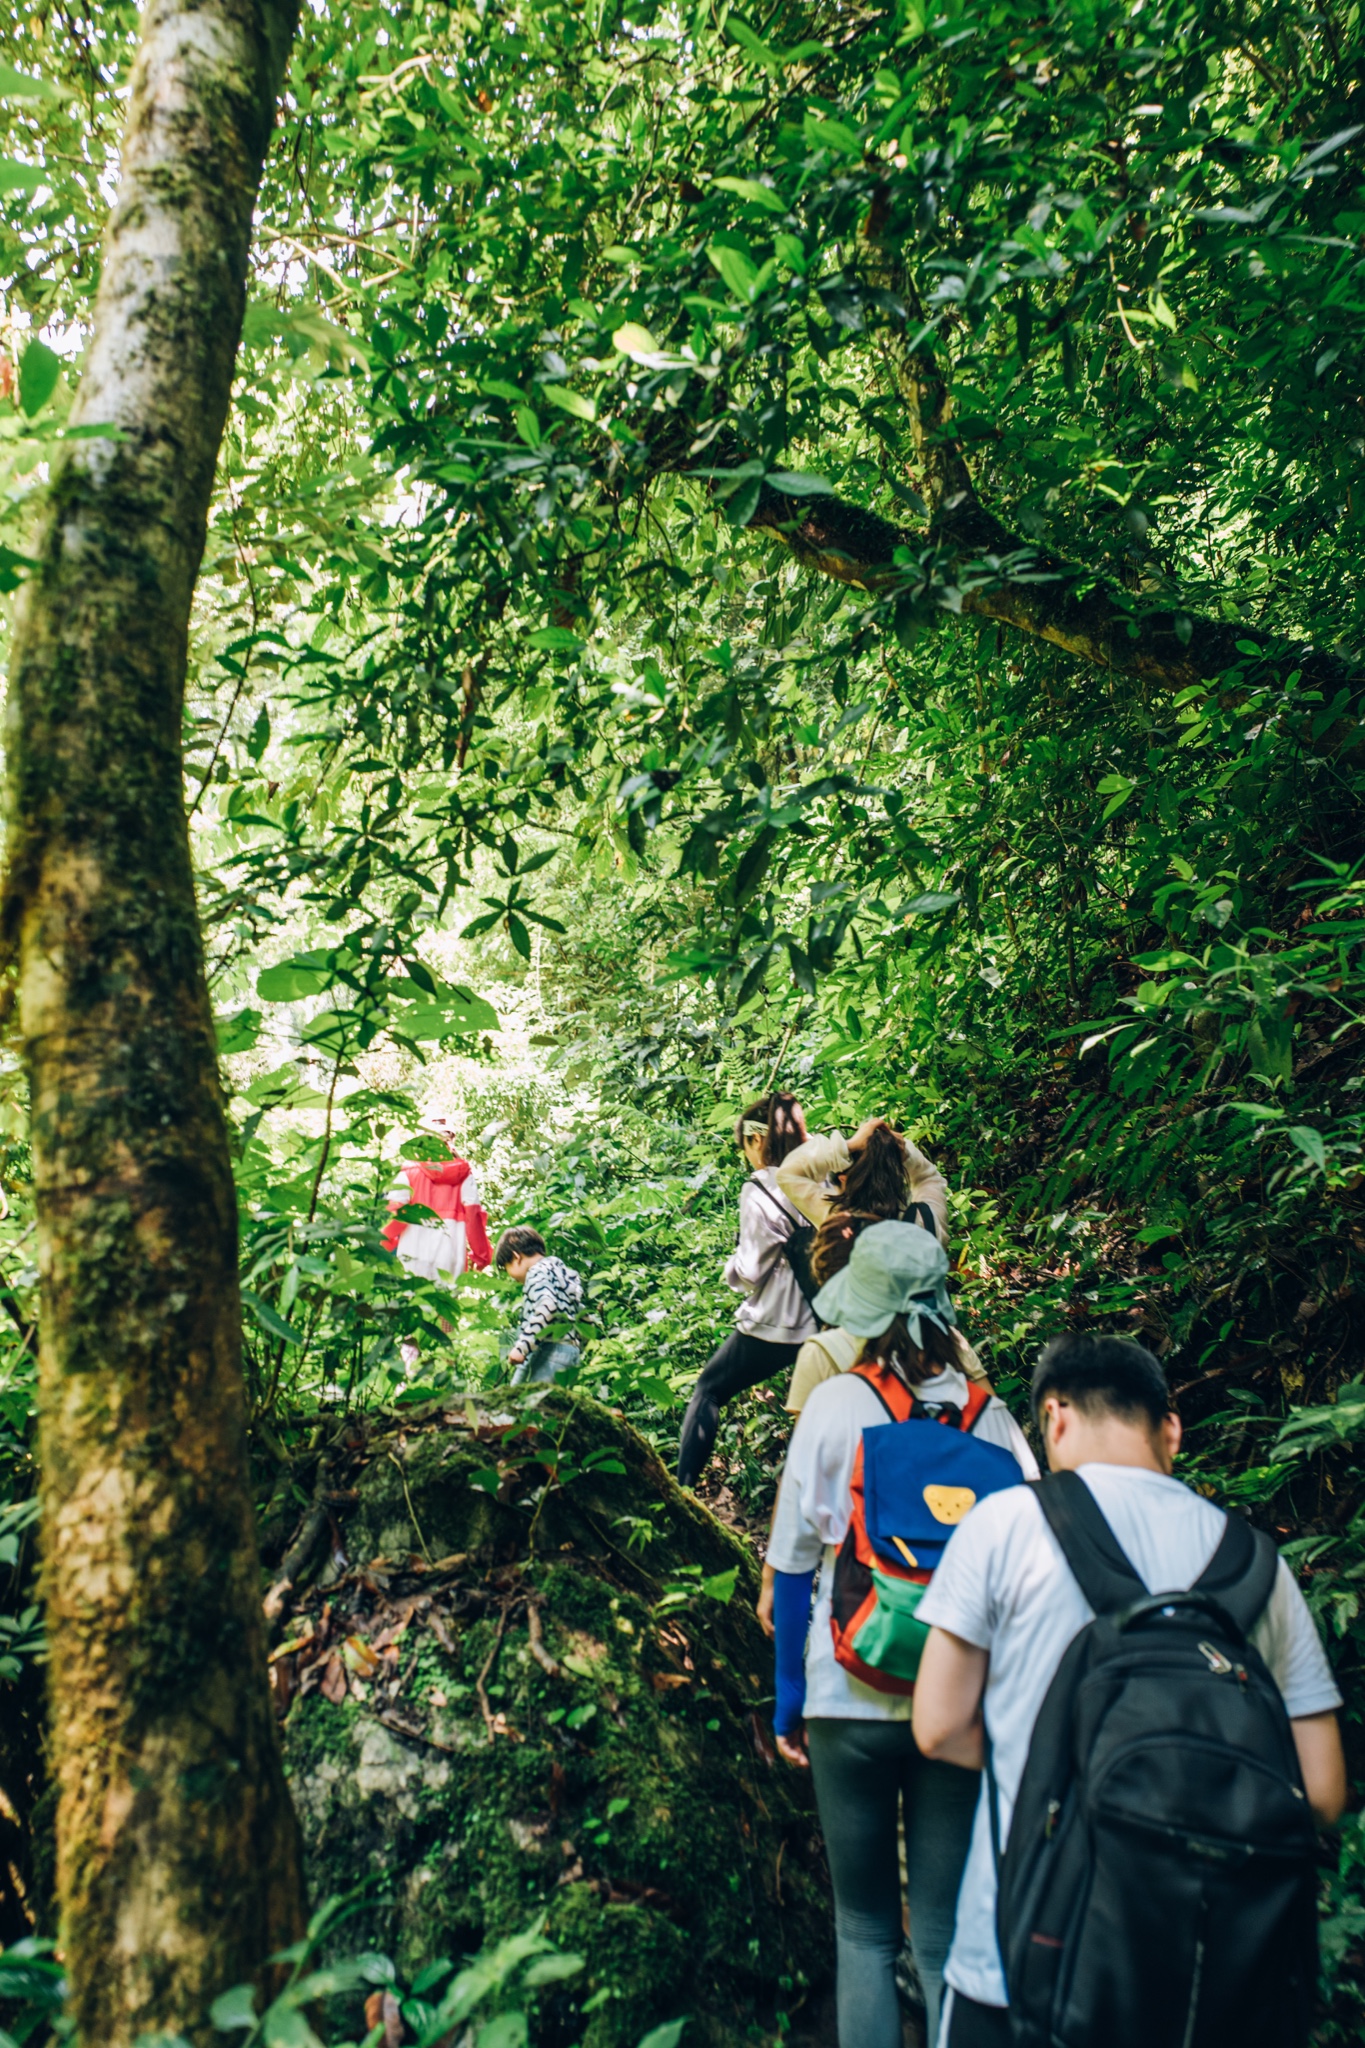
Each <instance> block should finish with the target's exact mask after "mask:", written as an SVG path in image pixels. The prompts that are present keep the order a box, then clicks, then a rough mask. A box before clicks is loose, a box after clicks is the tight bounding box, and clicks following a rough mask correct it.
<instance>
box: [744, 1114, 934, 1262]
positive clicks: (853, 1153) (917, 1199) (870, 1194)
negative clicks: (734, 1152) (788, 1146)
mask: <svg viewBox="0 0 1365 2048" xmlns="http://www.w3.org/2000/svg"><path fill="white" fill-rule="evenodd" d="M777 1185H778V1187H779V1188H780V1189H781V1191H782V1193H783V1194H784V1195H785V1196H786V1197H787V1200H788V1201H789V1202H790V1203H791V1204H792V1206H793V1208H796V1209H799V1210H800V1211H801V1214H802V1215H803V1216H804V1217H805V1218H806V1219H807V1221H808V1222H810V1223H814V1224H816V1225H817V1226H818V1225H819V1224H821V1223H823V1222H824V1221H825V1219H826V1217H828V1216H829V1215H830V1214H831V1213H832V1212H833V1211H834V1210H835V1209H857V1210H863V1211H869V1212H871V1213H872V1214H874V1215H876V1216H878V1217H880V1218H882V1219H884V1220H885V1221H887V1222H905V1223H919V1224H921V1225H923V1226H925V1227H931V1228H932V1230H933V1232H934V1235H935V1236H936V1237H937V1239H938V1241H939V1243H940V1244H941V1245H942V1246H943V1248H944V1250H945V1251H946V1250H947V1248H948V1183H947V1181H945V1180H944V1178H943V1175H942V1174H941V1173H940V1172H939V1170H938V1168H937V1167H936V1166H935V1165H934V1163H933V1161H932V1160H929V1159H926V1158H925V1156H924V1154H923V1153H922V1152H921V1151H920V1149H919V1147H918V1145H912V1144H911V1142H910V1140H909V1139H908V1138H903V1137H901V1135H900V1133H899V1132H898V1131H893V1130H892V1128H891V1126H890V1124H889V1123H887V1121H886V1119H885V1118H884V1117H875V1116H870V1117H869V1118H868V1119H867V1121H866V1123H863V1124H860V1125H859V1126H858V1129H857V1130H856V1131H855V1132H854V1133H853V1136H852V1137H851V1138H848V1139H845V1138H844V1137H843V1136H842V1134H841V1133H840V1132H838V1131H831V1132H830V1133H829V1135H828V1137H816V1138H807V1139H806V1142H805V1144H804V1145H798V1146H797V1147H796V1149H795V1150H794V1151H792V1152H789V1153H788V1154H787V1156H786V1158H785V1159H784V1160H783V1161H782V1163H781V1165H780V1166H779V1167H778V1169H777Z"/></svg>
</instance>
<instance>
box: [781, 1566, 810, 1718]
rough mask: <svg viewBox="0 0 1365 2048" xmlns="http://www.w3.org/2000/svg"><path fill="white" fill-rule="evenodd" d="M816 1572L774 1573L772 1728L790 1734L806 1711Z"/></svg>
mask: <svg viewBox="0 0 1365 2048" xmlns="http://www.w3.org/2000/svg"><path fill="white" fill-rule="evenodd" d="M814 1585H815V1573H814V1571H808V1572H774V1573H773V1636H774V1650H775V1653H776V1661H777V1704H776V1706H775V1707H774V1708H773V1727H774V1728H775V1729H776V1731H777V1733H778V1734H779V1735H790V1734H791V1732H792V1730H793V1729H794V1728H798V1727H799V1726H800V1724H801V1719H802V1716H803V1715H804V1713H805V1711H806V1631H807V1629H808V1628H809V1626H810V1602H811V1592H812V1590H813V1588H814Z"/></svg>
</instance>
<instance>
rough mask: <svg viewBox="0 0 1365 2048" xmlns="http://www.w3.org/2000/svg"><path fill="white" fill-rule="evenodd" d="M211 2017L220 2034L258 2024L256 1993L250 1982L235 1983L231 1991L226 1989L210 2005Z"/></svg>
mask: <svg viewBox="0 0 1365 2048" xmlns="http://www.w3.org/2000/svg"><path fill="white" fill-rule="evenodd" d="M209 2018H210V2019H211V2020H212V2022H213V2024H214V2026H215V2027H217V2029H218V2031H219V2033H220V2034H227V2033H231V2032H232V2031H233V2030H234V2029H235V2028H237V2027H254V2026H255V2024H256V1993H255V1991H254V1990H253V1989H252V1987H251V1985H250V1984H234V1986H233V1987H232V1989H231V1991H224V1992H223V1993H222V1994H221V1996H220V1997H218V1998H215V1999H214V2001H213V2004H212V2005H211V2006H210V2007H209Z"/></svg>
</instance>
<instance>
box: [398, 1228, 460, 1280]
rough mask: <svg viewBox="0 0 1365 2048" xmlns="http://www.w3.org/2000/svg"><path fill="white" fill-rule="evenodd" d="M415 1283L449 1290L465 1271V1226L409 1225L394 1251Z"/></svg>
mask: <svg viewBox="0 0 1365 2048" xmlns="http://www.w3.org/2000/svg"><path fill="white" fill-rule="evenodd" d="M394 1249H395V1250H396V1251H397V1253H398V1256H399V1258H400V1259H401V1260H402V1262H403V1264H404V1266H406V1268H407V1270H408V1272H409V1273H411V1275H412V1277H413V1279H414V1280H437V1281H441V1282H444V1283H445V1284H446V1285H447V1286H448V1285H449V1284H450V1282H451V1281H452V1280H458V1279H459V1277H460V1275H461V1273H463V1271H464V1269H465V1227H464V1225H463V1223H451V1222H446V1223H409V1224H408V1226H407V1228H406V1229H405V1230H404V1232H403V1235H402V1236H401V1237H400V1238H399V1240H398V1243H397V1245H396V1246H395V1247H394Z"/></svg>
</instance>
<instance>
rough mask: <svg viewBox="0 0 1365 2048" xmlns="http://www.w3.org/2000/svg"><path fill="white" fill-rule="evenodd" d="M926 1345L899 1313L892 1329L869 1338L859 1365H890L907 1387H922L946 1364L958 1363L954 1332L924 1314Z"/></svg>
mask: <svg viewBox="0 0 1365 2048" xmlns="http://www.w3.org/2000/svg"><path fill="white" fill-rule="evenodd" d="M920 1334H921V1336H922V1337H923V1340H924V1341H923V1343H922V1344H916V1343H915V1341H914V1339H913V1338H912V1336H911V1335H910V1331H909V1329H908V1327H907V1326H906V1321H905V1318H904V1316H897V1317H895V1319H894V1320H893V1322H892V1324H891V1327H890V1329H889V1330H883V1331H882V1334H881V1336H880V1337H869V1338H868V1340H867V1342H866V1344H864V1346H863V1348H862V1350H861V1351H860V1352H859V1353H858V1356H857V1358H856V1359H855V1360H854V1361H853V1362H854V1364H855V1365H887V1366H890V1368H891V1370H892V1372H894V1373H895V1375H896V1377H897V1378H898V1379H901V1380H904V1382H905V1384H906V1386H907V1387H918V1386H920V1385H921V1384H922V1383H923V1382H924V1381H925V1380H931V1379H933V1378H934V1376H935V1374H936V1373H940V1372H942V1371H943V1369H944V1367H945V1366H948V1365H956V1364H957V1346H956V1344H954V1342H953V1338H952V1332H951V1331H949V1330H941V1329H940V1328H939V1326H938V1324H937V1323H932V1322H930V1320H929V1318H928V1316H921V1317H920Z"/></svg>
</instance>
